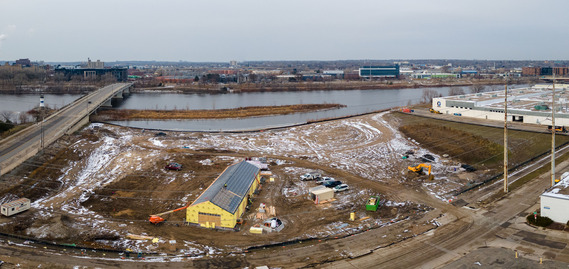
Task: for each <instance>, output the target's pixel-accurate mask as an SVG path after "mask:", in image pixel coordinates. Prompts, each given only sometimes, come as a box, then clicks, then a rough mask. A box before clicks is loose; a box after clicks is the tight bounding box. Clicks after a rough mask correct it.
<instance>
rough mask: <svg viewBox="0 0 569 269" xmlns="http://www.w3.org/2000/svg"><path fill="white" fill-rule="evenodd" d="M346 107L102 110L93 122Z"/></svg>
mask: <svg viewBox="0 0 569 269" xmlns="http://www.w3.org/2000/svg"><path fill="white" fill-rule="evenodd" d="M342 107H346V106H345V105H341V104H299V105H284V106H253V107H239V108H233V109H207V110H206V109H203V110H138V109H121V110H103V111H100V112H99V113H97V115H93V116H92V117H91V119H92V120H95V121H126V120H181V119H184V120H187V119H227V118H247V117H259V116H272V115H287V114H292V113H305V112H313V111H319V110H327V109H338V108H342Z"/></svg>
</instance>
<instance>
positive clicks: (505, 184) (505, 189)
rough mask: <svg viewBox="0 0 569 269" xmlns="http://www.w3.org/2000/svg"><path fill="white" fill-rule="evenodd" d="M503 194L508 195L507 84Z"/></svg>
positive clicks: (505, 90) (505, 92) (505, 91)
mask: <svg viewBox="0 0 569 269" xmlns="http://www.w3.org/2000/svg"><path fill="white" fill-rule="evenodd" d="M504 193H508V84H506V85H505V87H504Z"/></svg>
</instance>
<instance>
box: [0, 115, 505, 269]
mask: <svg viewBox="0 0 569 269" xmlns="http://www.w3.org/2000/svg"><path fill="white" fill-rule="evenodd" d="M417 121H420V120H417ZM404 122H407V124H408V123H409V120H405V119H403V118H401V117H399V116H396V115H394V114H390V113H388V112H386V113H378V114H369V115H365V116H359V117H354V118H348V119H342V120H333V121H327V122H322V123H316V124H308V125H304V126H299V127H292V128H283V129H278V130H270V131H262V132H250V133H194V132H191V133H190V132H167V131H165V132H158V131H150V130H140V129H130V128H125V127H118V126H113V125H106V124H100V123H93V124H90V125H88V126H87V127H86V128H84V129H83V130H81V131H79V132H77V133H75V134H74V135H71V136H67V137H64V138H63V139H61V140H59V141H58V142H56V143H54V144H53V145H51V146H50V147H49V148H47V149H46V150H45V151H44V152H43V153H42V154H40V155H38V156H36V157H34V158H33V159H30V160H29V161H27V162H26V163H25V164H24V165H22V166H21V167H20V168H19V169H16V170H14V171H13V172H11V173H10V174H8V175H5V176H4V177H3V178H2V181H0V184H2V188H1V189H2V191H1V192H0V203H5V202H8V201H11V200H14V199H17V198H20V197H26V198H29V199H31V201H32V208H31V209H30V210H28V211H26V212H24V213H21V214H18V215H16V216H13V217H10V218H8V217H0V232H2V233H7V234H15V235H21V236H23V237H28V238H36V239H40V240H49V241H54V242H58V243H60V244H75V245H79V246H86V247H90V248H96V249H116V250H127V249H128V250H129V251H132V252H142V253H153V254H156V253H164V254H165V255H179V256H180V255H182V256H184V257H187V258H188V259H199V258H203V257H206V256H208V257H216V256H219V257H228V256H232V255H233V256H235V259H236V260H240V259H241V258H239V255H240V254H242V253H244V252H246V251H247V250H248V249H251V248H257V247H263V246H269V245H275V244H276V245H278V244H284V243H286V242H293V241H294V242H302V241H310V240H326V239H330V238H338V237H345V236H350V235H355V234H358V233H361V232H364V231H367V230H370V229H379V230H380V231H385V232H384V233H382V236H380V237H378V238H377V241H376V242H377V244H383V245H389V244H392V243H396V242H400V241H402V240H405V239H407V238H411V237H414V236H417V235H419V234H424V233H429V232H431V231H433V230H435V229H436V228H437V227H439V226H440V225H441V224H444V223H445V222H448V221H449V220H448V219H447V218H446V214H444V212H443V211H441V210H440V209H439V208H438V206H437V205H438V204H440V203H449V202H450V203H452V202H453V199H456V197H455V192H456V191H457V190H459V189H461V188H464V187H465V186H467V185H469V184H472V183H473V181H475V180H476V179H477V178H482V177H484V176H487V175H490V174H492V173H493V172H495V171H494V170H493V169H492V168H491V167H490V168H488V169H477V170H476V171H474V172H472V171H470V172H467V171H465V170H464V169H462V168H461V164H462V163H461V162H460V161H459V159H460V158H453V157H452V156H448V155H447V154H440V153H441V152H432V151H429V150H428V149H427V148H426V147H425V148H424V147H422V146H421V144H419V143H418V142H417V141H415V140H413V139H411V138H409V137H407V136H405V135H404V134H403V132H400V131H399V130H400V128H402V126H403V125H405V124H404ZM473 140H474V138H473ZM439 144H440V143H439ZM482 146H484V145H482ZM482 146H478V147H482ZM460 154H463V155H464V153H457V155H460ZM255 157H266V159H267V163H268V164H269V169H270V171H271V173H272V176H271V177H273V178H274V181H272V180H267V181H266V182H264V183H263V184H262V185H261V188H260V190H259V192H258V194H257V195H255V196H253V198H252V199H251V200H252V201H251V202H252V204H251V205H250V206H249V209H248V211H246V212H245V213H244V214H243V216H242V218H243V220H244V221H243V224H241V225H238V226H236V228H235V229H233V230H227V229H208V228H202V227H198V226H195V225H188V224H187V223H185V221H184V220H185V212H186V211H185V210H181V211H178V212H174V213H171V214H167V215H165V216H164V218H165V219H166V221H165V222H163V223H161V224H158V225H154V224H151V223H150V222H149V221H148V219H149V217H150V215H153V214H157V213H161V212H165V211H169V210H172V209H176V208H180V207H183V206H185V205H187V204H188V203H191V202H193V201H194V200H195V199H196V198H197V197H198V196H199V195H200V194H201V193H202V192H203V191H204V190H205V189H206V188H207V187H208V186H209V185H210V184H211V183H212V182H213V181H214V180H215V179H216V178H217V176H219V174H220V173H222V172H223V170H224V169H225V168H226V167H227V166H229V165H231V164H233V163H236V162H239V161H242V160H244V159H245V158H255ZM170 162H177V163H180V164H181V165H182V169H181V170H179V171H174V170H166V169H164V167H165V165H166V164H168V163H170ZM421 163H425V164H428V165H430V166H431V167H430V168H431V173H432V174H433V176H434V179H433V180H429V177H428V175H425V173H426V172H427V171H426V169H423V171H424V173H423V174H419V173H414V172H411V171H410V169H408V167H409V166H413V167H414V166H417V165H419V164H421ZM311 171H317V172H319V173H321V174H322V175H323V176H328V177H333V178H335V179H337V180H340V181H342V183H346V184H348V185H349V189H348V190H347V191H343V192H338V193H335V197H334V199H332V200H330V201H327V202H325V203H321V204H315V203H314V201H312V200H311V199H309V195H308V189H309V188H311V187H314V186H317V185H316V183H315V182H314V181H301V180H300V176H301V175H302V174H304V173H307V172H311ZM374 195H378V196H379V197H380V199H381V203H380V207H379V209H378V210H377V211H375V212H373V211H366V207H365V203H366V201H367V199H368V198H369V197H370V196H374ZM261 203H263V204H265V205H266V206H269V207H274V209H275V210H274V211H275V212H274V213H275V214H274V215H275V216H276V217H278V218H279V219H280V220H282V222H283V224H284V229H282V230H281V231H279V232H272V233H263V234H253V233H251V232H250V231H249V228H250V227H251V226H253V225H257V224H260V223H262V221H263V220H262V219H259V218H257V213H258V208H259V206H260V204H261ZM352 212H353V213H355V218H354V219H353V220H351V219H350V213H352ZM352 255H355V254H354V253H350V252H349V251H348V250H346V251H344V252H343V253H339V252H335V253H331V254H330V255H329V256H325V257H320V258H316V257H314V259H315V261H314V262H318V261H317V260H318V259H322V260H329V259H341V258H342V257H350V256H352ZM239 265H248V263H239Z"/></svg>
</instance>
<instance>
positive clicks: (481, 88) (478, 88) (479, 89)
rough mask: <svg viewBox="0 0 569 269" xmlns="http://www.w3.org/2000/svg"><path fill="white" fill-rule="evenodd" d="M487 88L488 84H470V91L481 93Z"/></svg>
mask: <svg viewBox="0 0 569 269" xmlns="http://www.w3.org/2000/svg"><path fill="white" fill-rule="evenodd" d="M485 90H486V86H484V85H481V84H473V85H472V86H470V93H481V92H484V91H485Z"/></svg>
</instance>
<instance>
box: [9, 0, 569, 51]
mask: <svg viewBox="0 0 569 269" xmlns="http://www.w3.org/2000/svg"><path fill="white" fill-rule="evenodd" d="M0 6H1V7H2V11H3V12H2V16H0V60H3V61H4V60H9V61H14V60H16V59H20V58H29V59H31V60H33V61H46V62H75V61H86V59H87V58H91V60H97V59H100V60H101V61H105V62H114V61H133V60H143V61H151V60H156V61H188V62H228V61H231V60H236V61H264V60H266V61H278V60H284V61H294V60H300V61H305V60H323V61H328V60H365V59H376V60H384V59H478V60H567V59H569V51H568V50H567V49H565V48H566V47H567V45H569V29H567V27H566V26H567V25H569V18H568V17H567V16H566V15H565V11H566V10H568V9H569V2H567V1H563V0H551V1H544V2H538V1H529V0H517V1H514V0H503V1H489V0H480V1H475V2H464V1H452V0H444V1H442V0H435V1H422V0H406V1H389V2H388V1H377V0H376V1H373V0H369V1H358V0H356V1H349V2H346V1H337V0H328V1H323V0H312V1H300V0H289V1H259V0H257V1H253V0H242V1H229V0H219V1H182V0H171V1H150V0H141V1H133V0H121V1H110V0H101V1H71V0H52V1H39V0H29V1H21V0H0Z"/></svg>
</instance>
